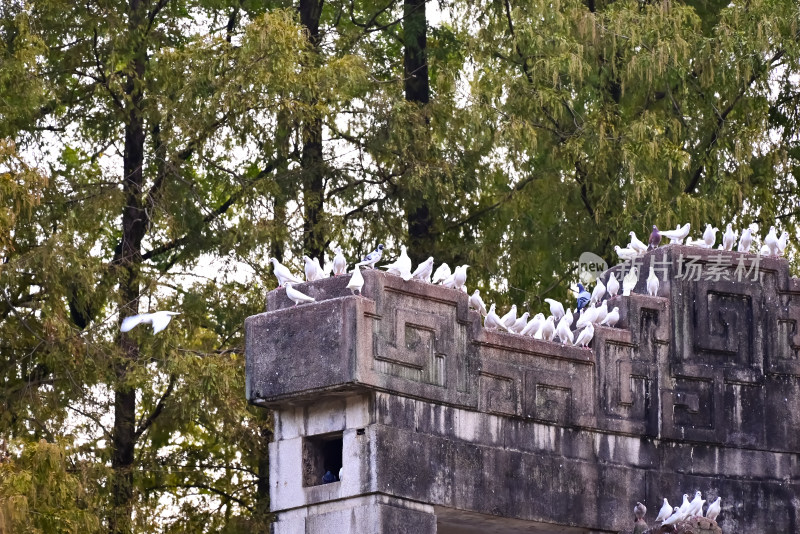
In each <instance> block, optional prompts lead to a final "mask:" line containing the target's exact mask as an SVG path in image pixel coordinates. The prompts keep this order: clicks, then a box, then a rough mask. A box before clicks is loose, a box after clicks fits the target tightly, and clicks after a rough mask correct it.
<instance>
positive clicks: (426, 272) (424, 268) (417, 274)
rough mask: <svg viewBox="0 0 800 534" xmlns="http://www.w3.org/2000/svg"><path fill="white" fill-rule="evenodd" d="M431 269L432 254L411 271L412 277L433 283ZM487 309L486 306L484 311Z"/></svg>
mask: <svg viewBox="0 0 800 534" xmlns="http://www.w3.org/2000/svg"><path fill="white" fill-rule="evenodd" d="M431 271H433V256H430V257H429V258H428V259H427V260H425V261H423V262H422V263H420V264H419V266H417V269H416V270H415V271H414V272H413V273H411V278H414V279H416V280H422V281H423V282H428V283H429V284H430V283H431ZM485 311H486V309H485V308H484V312H485Z"/></svg>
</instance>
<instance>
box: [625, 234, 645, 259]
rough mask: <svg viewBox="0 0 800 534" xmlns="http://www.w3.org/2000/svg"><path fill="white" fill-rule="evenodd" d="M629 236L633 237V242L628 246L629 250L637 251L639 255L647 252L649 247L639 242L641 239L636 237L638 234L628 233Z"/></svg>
mask: <svg viewBox="0 0 800 534" xmlns="http://www.w3.org/2000/svg"><path fill="white" fill-rule="evenodd" d="M628 235H630V236H631V242H630V244H629V245H628V248H630V249H633V250H635V251H636V252H638V253H639V254H642V253H644V252H647V245H645V244H644V243H642V242H641V241H639V238H638V237H636V232H633V231H631V232H628Z"/></svg>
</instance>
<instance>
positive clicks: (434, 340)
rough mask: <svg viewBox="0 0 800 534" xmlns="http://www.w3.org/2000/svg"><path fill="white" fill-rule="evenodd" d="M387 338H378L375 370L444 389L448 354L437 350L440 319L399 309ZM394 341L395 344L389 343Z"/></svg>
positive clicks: (440, 329)
mask: <svg viewBox="0 0 800 534" xmlns="http://www.w3.org/2000/svg"><path fill="white" fill-rule="evenodd" d="M393 315H394V321H393V322H392V323H391V324H392V330H391V332H390V334H389V335H388V336H382V335H376V336H375V345H376V346H375V359H376V362H375V369H376V370H377V371H379V372H382V373H386V374H390V375H393V376H400V377H402V378H406V379H409V380H414V381H418V382H426V383H430V384H437V385H444V384H445V382H446V376H445V374H446V372H445V359H446V354H444V353H442V352H441V351H440V350H437V348H438V345H441V344H442V343H441V340H440V339H438V337H439V336H440V332H441V331H442V328H441V322H442V321H443V320H445V318H443V317H442V316H440V315H435V314H432V313H424V312H419V311H415V310H407V309H403V308H396V309H394V311H393ZM388 340H392V341H388Z"/></svg>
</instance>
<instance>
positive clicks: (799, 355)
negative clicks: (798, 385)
mask: <svg viewBox="0 0 800 534" xmlns="http://www.w3.org/2000/svg"><path fill="white" fill-rule="evenodd" d="M797 299H798V297H797V296H794V298H793V299H792V301H791V302H790V303H789V305H788V306H787V308H786V313H785V314H784V315H783V316H781V317H779V318H778V332H777V339H775V340H773V341H774V344H773V350H772V352H771V353H770V359H769V370H770V372H773V373H780V374H787V375H795V376H800V306H797V305H793V304H794V302H795V301H796V300H797Z"/></svg>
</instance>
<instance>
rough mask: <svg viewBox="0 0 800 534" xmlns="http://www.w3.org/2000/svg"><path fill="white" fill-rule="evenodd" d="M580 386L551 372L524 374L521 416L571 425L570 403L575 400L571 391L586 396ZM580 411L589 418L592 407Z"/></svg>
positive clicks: (571, 408)
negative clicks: (523, 396)
mask: <svg viewBox="0 0 800 534" xmlns="http://www.w3.org/2000/svg"><path fill="white" fill-rule="evenodd" d="M581 387H582V384H580V383H575V381H574V380H572V379H570V377H569V376H564V375H559V374H558V373H554V372H552V371H546V370H542V369H531V370H528V371H525V398H524V402H523V404H524V408H523V410H524V414H525V416H527V417H532V418H533V419H537V420H540V421H546V422H550V423H559V424H563V425H568V424H572V423H574V422H576V421H575V412H574V409H575V408H574V407H573V403H574V402H575V401H576V400H578V399H575V398H574V395H573V388H579V389H578V392H579V393H585V392H582V391H581V390H580V388H581ZM591 389H592V390H593V389H594V388H593V387H592V388H591ZM579 399H580V397H579ZM581 409H582V410H584V412H585V413H584V414H583V415H591V413H590V412H591V407H589V406H583V405H581Z"/></svg>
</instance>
